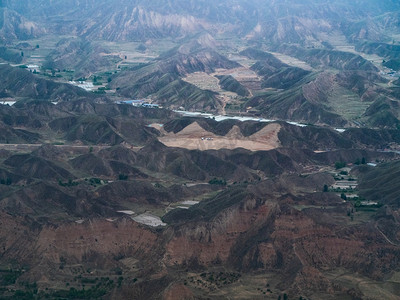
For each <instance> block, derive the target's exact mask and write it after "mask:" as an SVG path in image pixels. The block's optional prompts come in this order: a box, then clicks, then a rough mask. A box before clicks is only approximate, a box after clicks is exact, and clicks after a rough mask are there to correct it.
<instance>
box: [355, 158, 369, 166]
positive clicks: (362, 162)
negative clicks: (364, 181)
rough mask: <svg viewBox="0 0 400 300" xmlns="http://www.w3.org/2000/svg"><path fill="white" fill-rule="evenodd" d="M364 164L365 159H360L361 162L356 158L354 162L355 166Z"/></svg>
mask: <svg viewBox="0 0 400 300" xmlns="http://www.w3.org/2000/svg"><path fill="white" fill-rule="evenodd" d="M366 163H367V162H366V160H365V157H363V158H361V160H360V159H359V158H357V160H356V161H355V162H354V164H355V165H365V164H366Z"/></svg>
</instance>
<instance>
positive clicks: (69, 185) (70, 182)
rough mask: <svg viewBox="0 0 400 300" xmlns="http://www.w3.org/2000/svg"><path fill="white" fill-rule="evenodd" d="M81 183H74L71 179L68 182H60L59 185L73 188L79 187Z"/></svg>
mask: <svg viewBox="0 0 400 300" xmlns="http://www.w3.org/2000/svg"><path fill="white" fill-rule="evenodd" d="M78 184H79V182H77V181H73V180H72V179H69V180H68V181H67V182H63V181H62V180H61V179H60V180H58V185H61V186H65V187H71V186H77V185H78Z"/></svg>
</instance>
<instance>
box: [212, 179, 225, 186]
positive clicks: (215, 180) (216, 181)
mask: <svg viewBox="0 0 400 300" xmlns="http://www.w3.org/2000/svg"><path fill="white" fill-rule="evenodd" d="M208 183H209V184H216V185H226V180H225V179H223V178H222V179H218V178H213V179H211V180H210V181H209V182H208Z"/></svg>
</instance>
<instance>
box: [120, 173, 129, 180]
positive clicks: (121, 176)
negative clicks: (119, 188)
mask: <svg viewBox="0 0 400 300" xmlns="http://www.w3.org/2000/svg"><path fill="white" fill-rule="evenodd" d="M118 180H128V175H125V174H119V175H118Z"/></svg>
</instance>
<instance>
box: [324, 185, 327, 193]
mask: <svg viewBox="0 0 400 300" xmlns="http://www.w3.org/2000/svg"><path fill="white" fill-rule="evenodd" d="M323 191H324V193H326V192H327V191H328V186H327V185H326V184H324V190H323Z"/></svg>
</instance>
